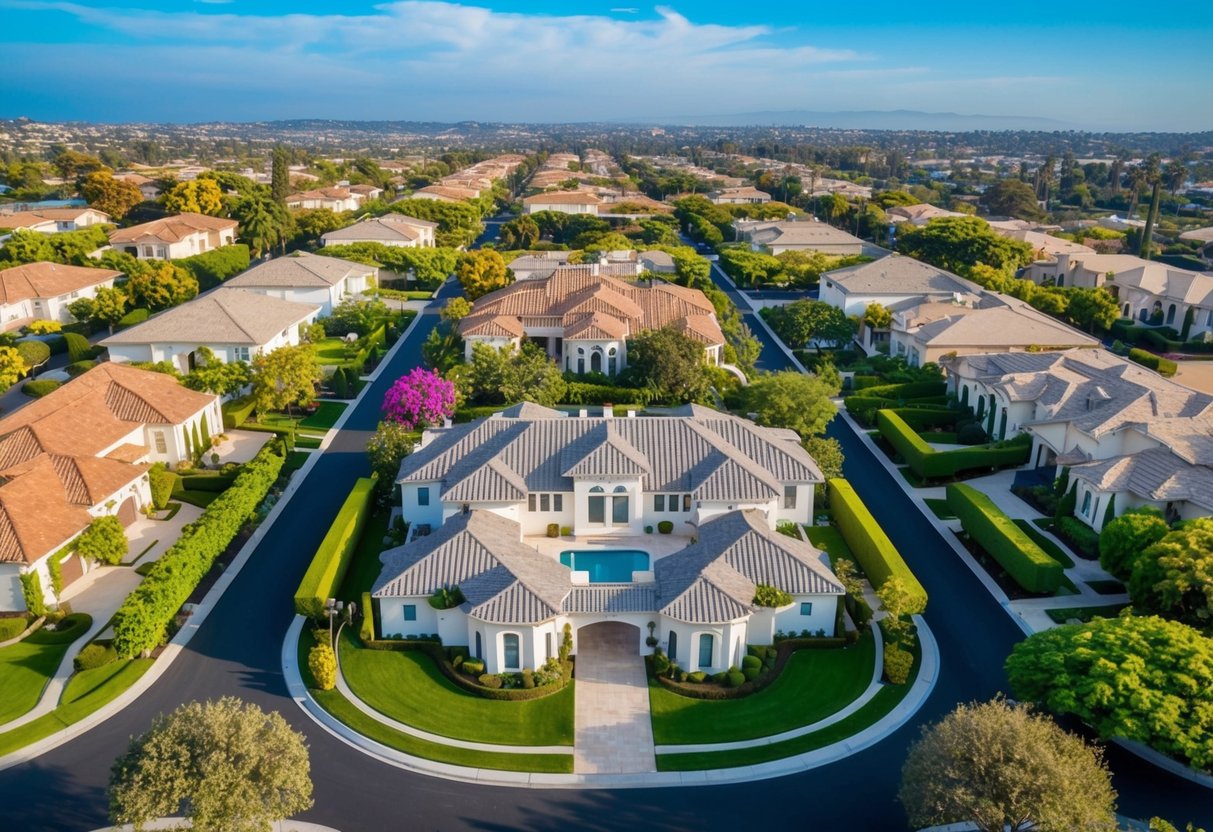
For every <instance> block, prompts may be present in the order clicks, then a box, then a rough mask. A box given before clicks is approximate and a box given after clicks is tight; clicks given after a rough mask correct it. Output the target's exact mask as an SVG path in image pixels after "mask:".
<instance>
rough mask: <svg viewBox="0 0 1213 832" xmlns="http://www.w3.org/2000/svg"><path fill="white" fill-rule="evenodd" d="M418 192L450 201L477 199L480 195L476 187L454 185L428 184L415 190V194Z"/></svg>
mask: <svg viewBox="0 0 1213 832" xmlns="http://www.w3.org/2000/svg"><path fill="white" fill-rule="evenodd" d="M418 194H423V195H424V194H429V195H431V196H436V197H438V198H439V199H443V200H447V201H450V202H463V201H464V200H468V199H476V197H478V196H479V195H480V194H479V192H478V191H477V190H476V189H474V188H460V187H457V186H454V185H426V186H425V187H424V188H418V189H417V190H416V191H414V192H413V196H417V195H418ZM422 198H424V196H423V197H422Z"/></svg>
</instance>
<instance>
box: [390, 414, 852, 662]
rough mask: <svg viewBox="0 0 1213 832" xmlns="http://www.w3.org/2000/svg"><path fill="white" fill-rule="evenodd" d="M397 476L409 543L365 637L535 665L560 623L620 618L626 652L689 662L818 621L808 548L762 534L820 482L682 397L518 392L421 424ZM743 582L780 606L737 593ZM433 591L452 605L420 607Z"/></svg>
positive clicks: (795, 515) (820, 603)
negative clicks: (543, 397)
mask: <svg viewBox="0 0 1213 832" xmlns="http://www.w3.org/2000/svg"><path fill="white" fill-rule="evenodd" d="M398 482H399V486H400V491H401V499H402V506H403V512H404V516H405V517H408V518H409V519H410V521H411V523H412V528H411V539H410V540H409V542H407V543H405V545H403V546H401V547H398V548H395V549H392V550H389V551H387V552H385V553H384V554H383V555H382V556H381V559H382V561H383V569H382V571H381V572H380V575H379V578H378V580H376V581H375V584H374V587H373V589H372V593H371V594H372V596H373V597H374V599H375V602H376V604H377V607H378V615H377V621H378V627H379V632H380V633H381V634H383V635H385V636H393V635H402V636H408V635H419V634H422V633H425V634H438V635H440V636H441V638H442V639H443V641H444V642H445V643H447V644H467V645H468V647H469V649H470V650H471V652H472V654H473V655H475V656H477V657H479V658H482V659H484V661H485V663H486V666H487V670H488V671H489V672H491V673H496V672H501V671H507V670H521V669H522V668H524V667H530V668H534V667H538V666H540V665H542V664H543V663H544V661H546V660H547V659H548V658H550V657H552V656H554V655H555V654H556V650H557V649H558V647H559V644H560V640H561V636H562V631H563V628H564V626H565V624H566V623H567V624H569V625H570V626H571V628H572V631H573V640H574V652H575V651H576V645H577V640H578V636H579V632H580V630H581V629H582V628H584V627H587V626H593V625H594V624H598V623H601V622H604V621H620V622H624V623H626V624H629V625H631V626H632V628H633V629H634V631H635V632H634V636H635V644H636V648H637V651H638V652H646V653H647V652H651V650H652V648H651V647H650V646H648V645H647V644H646V637H647V636H649V635H652V636H653V637H654V639H655V640H656V641H657V642H658V643H659V644H660V645H661V646H662V647H663V648H664V649H665V651H666V652H667V653H668V654H669V656H670V657H671V658H672V659H674V660H675V661H677V662H679V663H680V664H681V665H682V666H683V667H684V668H686V669H687V670H706V671H718V670H722V669H725V668H727V667H729V666H730V665H734V664H740V663H741V657H742V656H743V655H744V653H745V645H746V644H770V643H772V641H773V639H774V636H775V634H776V633H777V632H778V631H780V630H782V631H785V632H788V631H790V632H797V633H799V632H802V631H804V630H808V631H810V632H813V633H818V632H822V633H825V634H830V635H832V634H833V633H834V628H835V615H836V612H837V609H838V601H839V598H840V596H841V595H842V594H843V587H842V586H841V584H840V583H839V582H838V580H837V578H836V577H835V576H834V575H833V573H832V572H831V571H830V568H829V566H828V563H827V561H826V559H825V556H824V554H823V553H822V552H820V551H819V550H818V549H816V548H815V547H813V546H812V545H810V544H809V543H807V542H804V541H803V540H801V539H799V538H792V537H789V536H787V535H784V534H781V533H779V532H777V531H775V527H776V524H777V523H778V522H779V521H781V520H788V521H792V522H794V523H798V524H801V523H806V522H809V521H810V519H811V518H812V516H813V487H814V485H816V484H817V483H820V482H822V475H821V472H820V470H819V469H818V467H817V465H816V463H814V462H813V460H812V458H811V457H809V455H808V454H807V453H805V451H804V449H803V448H802V447H801V445H800V442H799V439H798V437H797V436H796V434H795V433H793V432H791V431H787V430H781V429H772V428H763V427H759V426H758V425H755V424H754V423H752V422H749V421H747V420H744V419H740V418H737V417H735V416H731V415H729V414H726V413H719V412H717V411H714V410H710V409H708V408H704V407H700V406H697V405H688V406H685V407H683V408H680V409H678V410H676V411H673V412H671V414H670V415H664V416H639V417H637V416H635V415H633V414H628V416H626V417H615V416H614V415H613V414H612V413H611V411H610V409H609V408H608V409H605V411H604V414H603V415H602V416H601V417H597V416H595V417H587V416H573V415H566V414H564V413H561V412H558V411H555V410H549V409H547V408H543V407H539V406H537V405H532V404H522V405H516V406H514V407H512V408H509V409H507V410H504V411H502V412H500V413H498V414H495V415H493V416H491V417H488V418H485V419H481V420H478V421H476V422H472V423H469V424H465V425H457V426H454V427H447V428H441V429H435V430H430V431H427V432H426V433H425V434H424V436H423V438H422V444H421V446H420V447H419V448H418V449H417V450H415V451H414V452H413V453H412V454H411V455H409V456H408V457H406V458H405V459H404V461H403V463H402V464H401V467H400V474H399V478H398ZM663 523H669V526H668V527H666V526H663V525H662V524H663ZM561 528H563V529H564V531H565V532H567V534H565V535H564V536H563V537H560V538H553V537H552V536H549V534H550V531H551V530H555V529H561ZM655 529H656V533H654V530H655ZM431 530H432V531H431ZM663 530H669V533H668V534H662V533H661V532H662V531H663ZM759 585H766V586H771V587H774V588H776V589H779V590H782V591H784V592H787V593H788V594H789V595H791V597H792V601H791V603H789V604H785V605H783V606H780V607H778V608H767V607H760V606H757V605H755V603H754V598H755V593H756V590H757V587H758V586H759ZM443 587H446V588H455V587H458V589H459V594H460V595H462V598H463V599H464V600H463V602H462V603H461V604H460V605H458V606H456V607H454V608H451V609H445V610H439V609H436V608H435V607H434V606H432V605H431V604H430V603H429V599H430V597H431V596H433V595H434V594H435V593H436V592H437V591H438V590H440V589H442V588H443Z"/></svg>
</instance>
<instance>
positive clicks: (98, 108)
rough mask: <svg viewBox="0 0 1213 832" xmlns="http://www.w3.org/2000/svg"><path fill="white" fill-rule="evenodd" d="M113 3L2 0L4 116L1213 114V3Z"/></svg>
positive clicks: (1182, 122)
mask: <svg viewBox="0 0 1213 832" xmlns="http://www.w3.org/2000/svg"><path fill="white" fill-rule="evenodd" d="M110 3H111V5H107V6H105V7H96V6H91V5H85V4H83V3H71V2H52V0H0V19H3V20H4V21H5V26H3V27H2V29H0V44H3V50H4V53H5V54H6V57H7V61H6V63H7V64H8V66H9V67H10V71H9V74H8V78H7V80H6V85H5V86H6V89H5V94H4V96H3V97H2V98H0V102H2V104H0V116H3V117H7V118H13V117H18V116H28V117H30V118H34V119H38V120H44V121H67V120H87V121H103V122H128V121H148V122H152V121H170V122H194V121H271V120H278V119H292V118H332V119H360V120H361V119H366V120H413V121H444V122H445V121H451V122H454V121H465V120H476V121H506V122H548V123H551V122H584V121H643V122H654V123H676V122H680V121H693V120H700V119H704V118H708V117H719V116H730V115H733V114H755V113H763V114H769V113H772V112H776V113H780V112H788V111H812V112H819V113H820V112H825V113H834V112H839V111H842V112H850V111H901V110H907V111H923V112H942V113H961V114H976V115H984V116H994V117H1001V118H1002V119H1003V120H1006V119H1008V117H1010V118H1011V120H1012V121H1013V120H1014V119H1022V120H1023V121H1024V122H1025V124H1024V126H1031V127H1037V128H1039V129H1052V128H1048V127H1042V123H1041V122H1039V121H1038V120H1040V119H1045V120H1049V121H1051V122H1054V123H1056V125H1057V126H1056V129H1066V128H1075V129H1090V130H1114V131H1122V130H1123V131H1177V132H1185V131H1199V130H1209V129H1213V89H1211V88H1210V79H1211V78H1213V50H1209V49H1208V46H1207V44H1208V39H1209V35H1210V31H1211V30H1213V5H1202V4H1192V6H1191V7H1190V8H1184V9H1183V10H1182V14H1178V13H1177V14H1169V13H1168V12H1167V10H1166V9H1165V8H1163V7H1158V8H1154V9H1152V10H1151V15H1150V16H1149V17H1147V16H1145V15H1143V13H1142V12H1143V10H1142V8H1141V6H1140V4H1130V3H1127V2H1109V3H1105V4H1103V5H1101V6H1100V7H1099V8H1098V10H1094V11H1092V10H1090V9H1082V8H1077V7H1073V8H1071V7H1066V6H1064V5H1056V4H1046V3H1041V2H1026V3H1021V4H1018V5H1017V6H1014V7H1008V6H993V7H985V8H981V7H978V6H976V5H973V6H966V7H965V9H964V12H963V17H962V15H961V13H959V12H957V11H956V10H954V9H951V8H937V7H933V8H928V7H926V6H918V7H915V6H913V5H912V4H905V3H894V2H885V0H876V1H875V2H869V3H866V4H863V6H862V7H861V8H858V7H854V6H848V5H846V4H831V5H830V7H829V8H824V7H822V8H817V7H816V4H794V5H793V4H789V6H788V7H787V8H780V7H778V5H777V4H776V6H775V7H772V5H771V4H766V5H761V6H757V7H754V8H747V7H743V6H739V5H737V4H733V3H724V2H715V0H713V1H712V2H702V1H701V0H696V2H695V3H681V4H671V5H667V6H651V5H641V4H631V3H620V2H613V3H612V2H600V3H577V4H569V3H556V2H521V0H485V1H484V2H479V3H475V4H458V3H447V2H386V3H382V2H380V3H375V2H369V1H368V0H350V1H349V2H342V3H339V4H334V3H326V4H320V3H318V2H309V1H308V0H296V2H285V0H268V1H267V2H255V3H254V2H250V1H249V0H195V1H194V2H154V0H110ZM942 5H945V6H946V5H949V4H942ZM335 10H339V12H340V13H337V12H336V11H335ZM574 10H575V11H574ZM1119 21H1124V22H1123V23H1120V22H1119ZM896 119H897V117H896V116H894V117H892V121H891V123H890V125H889V126H894V127H895V126H899V125H897V124H896ZM712 123H714V124H715V123H720V122H718V121H716V120H713V121H712ZM843 126H846V125H843ZM854 126H860V125H854ZM901 126H906V127H909V126H913V125H910V124H906V125H901ZM991 126H992V127H996V126H1005V127H1015V126H1017V125H1016V124H1014V123H1006V124H997V125H991Z"/></svg>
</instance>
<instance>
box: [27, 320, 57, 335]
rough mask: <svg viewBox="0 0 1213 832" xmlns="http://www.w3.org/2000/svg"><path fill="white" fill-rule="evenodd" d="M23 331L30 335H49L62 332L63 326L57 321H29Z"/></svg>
mask: <svg viewBox="0 0 1213 832" xmlns="http://www.w3.org/2000/svg"><path fill="white" fill-rule="evenodd" d="M25 331H26V332H28V333H30V334H31V335H51V334H53V333H56V332H62V331H63V324H61V323H59V322H58V321H30V322H29V323H28V324H26V326H25Z"/></svg>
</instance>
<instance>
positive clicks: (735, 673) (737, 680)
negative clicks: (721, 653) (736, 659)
mask: <svg viewBox="0 0 1213 832" xmlns="http://www.w3.org/2000/svg"><path fill="white" fill-rule="evenodd" d="M745 682H746V678H745V674H744V673H742V672H741V671H740V670H738V669H737V668H735V667H731V668H729V670H728V672H727V673H725V677H724V683H725V684H726V685H728V686H729V687H731V688H739V687H741V686H742V685H744V684H745Z"/></svg>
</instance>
